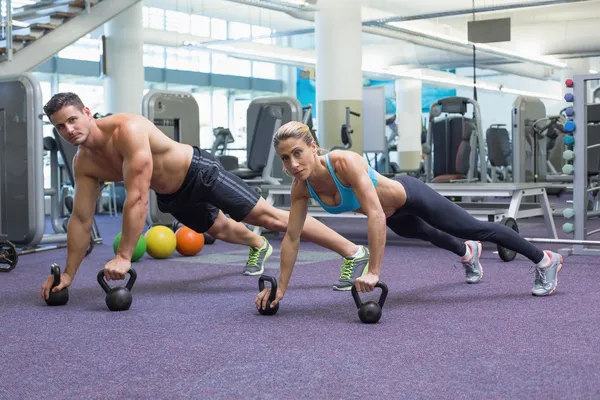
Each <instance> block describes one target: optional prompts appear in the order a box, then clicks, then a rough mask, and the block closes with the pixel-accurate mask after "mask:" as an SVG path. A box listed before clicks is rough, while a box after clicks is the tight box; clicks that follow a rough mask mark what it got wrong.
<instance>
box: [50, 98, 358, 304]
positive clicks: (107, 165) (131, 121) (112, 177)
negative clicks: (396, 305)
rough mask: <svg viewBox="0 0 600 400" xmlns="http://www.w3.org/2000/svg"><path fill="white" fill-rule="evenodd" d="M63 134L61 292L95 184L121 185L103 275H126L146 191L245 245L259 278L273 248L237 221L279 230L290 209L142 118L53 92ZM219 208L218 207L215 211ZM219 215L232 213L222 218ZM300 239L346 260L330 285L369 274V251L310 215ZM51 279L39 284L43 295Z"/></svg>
mask: <svg viewBox="0 0 600 400" xmlns="http://www.w3.org/2000/svg"><path fill="white" fill-rule="evenodd" d="M44 112H45V113H46V115H47V116H48V118H50V121H51V122H52V124H53V125H54V126H55V128H56V130H57V131H58V133H59V134H60V135H61V137H62V138H63V139H64V140H66V141H67V142H69V143H71V144H73V145H75V146H78V147H79V149H78V151H77V154H76V155H75V157H74V159H73V170H74V175H75V199H74V205H73V213H72V215H71V217H70V218H69V226H68V229H67V263H66V267H65V270H64V272H63V274H62V276H61V282H60V285H58V286H56V287H55V288H54V289H53V291H59V290H61V289H62V288H64V287H68V286H70V285H71V282H72V280H73V278H74V276H75V274H76V272H77V269H78V268H79V265H80V264H81V262H82V260H83V257H84V255H85V252H86V249H87V247H88V243H89V240H90V233H91V229H92V223H93V218H94V212H95V209H96V199H97V197H98V195H99V191H100V185H99V183H100V181H111V182H120V181H123V182H124V186H125V189H126V191H127V197H126V199H125V203H124V205H123V227H122V237H121V242H120V244H119V248H118V250H117V254H116V255H115V257H114V258H113V259H112V260H110V261H109V262H108V263H106V265H105V266H104V275H105V278H106V279H107V280H121V279H125V276H126V274H127V272H128V271H129V269H130V267H131V261H130V260H131V256H132V254H133V251H134V249H135V246H136V244H137V241H138V239H139V237H140V235H141V234H142V232H143V230H144V227H145V221H146V215H147V211H148V195H149V189H152V190H154V192H156V198H157V203H158V208H159V209H160V210H161V211H162V212H166V213H171V214H172V215H173V216H174V217H175V218H176V219H177V220H179V221H180V222H181V223H182V224H184V225H186V226H188V227H189V228H191V229H194V230H195V231H197V232H199V233H203V232H208V233H209V234H211V235H212V236H213V237H215V238H216V239H219V240H223V241H225V242H229V243H235V244H240V245H245V246H249V247H250V256H249V258H248V262H247V264H246V266H245V267H244V274H246V275H260V274H262V272H263V271H264V263H265V261H266V260H267V258H268V257H269V256H270V254H271V252H272V251H273V248H272V247H271V245H270V244H269V243H268V241H267V240H266V239H265V238H264V237H261V236H259V235H257V234H255V233H254V232H252V231H250V230H249V229H248V228H247V227H246V226H245V225H244V224H243V223H241V221H243V222H246V223H248V224H251V225H254V226H261V227H264V228H266V229H269V230H272V231H276V232H284V231H285V230H286V229H287V224H288V215H289V213H288V212H285V211H283V210H279V209H277V208H275V207H273V206H271V205H270V204H268V203H267V202H266V201H265V200H264V199H263V198H261V197H260V196H259V195H258V193H256V191H254V190H253V189H252V188H250V187H249V186H248V185H247V184H246V183H244V182H243V181H242V180H241V179H240V178H238V177H236V176H234V175H233V174H231V173H229V172H227V171H225V170H224V169H223V167H222V166H221V164H220V163H219V162H218V161H217V160H216V159H215V158H214V157H213V156H212V155H211V154H210V153H207V152H206V151H203V150H200V149H198V148H195V147H192V146H190V145H186V144H181V143H178V142H176V141H174V140H171V139H170V138H169V137H168V136H166V135H165V134H164V133H163V132H162V131H160V130H159V129H158V128H157V127H156V126H154V124H153V123H152V122H150V121H149V120H148V119H146V118H144V117H143V116H140V115H133V114H115V115H111V116H108V117H105V118H102V119H99V120H96V119H94V118H93V117H92V113H91V111H90V109H89V108H87V107H85V106H84V104H83V103H82V101H81V99H80V98H79V97H78V96H77V95H76V94H74V93H58V94H56V95H54V96H53V97H52V99H50V101H49V102H48V103H47V104H46V105H45V106H44ZM221 210H223V211H221ZM224 212H225V213H227V214H229V215H230V216H231V218H227V217H226V216H225V214H224ZM302 234H303V237H304V238H306V239H307V240H310V241H312V242H314V243H316V244H318V245H320V246H322V247H325V248H327V249H330V250H332V251H335V252H336V253H338V254H340V255H341V256H342V257H344V264H343V266H342V277H341V278H340V281H339V282H338V283H336V284H335V285H334V289H336V290H350V288H351V287H352V280H353V279H355V278H356V276H360V275H362V274H363V273H365V272H366V271H367V268H368V261H369V252H368V250H367V249H366V248H364V247H363V246H357V245H355V244H353V243H352V242H350V241H349V240H347V239H345V238H343V237H342V236H340V235H339V234H337V233H336V232H334V231H333V230H331V229H329V228H328V227H326V226H325V225H323V224H322V223H320V222H318V221H317V220H315V219H313V218H308V219H307V223H306V225H305V229H304V230H303V231H302ZM51 287H52V276H49V277H48V278H47V279H46V281H45V282H44V283H43V285H42V291H41V297H42V298H43V299H46V298H48V296H49V293H50V288H51Z"/></svg>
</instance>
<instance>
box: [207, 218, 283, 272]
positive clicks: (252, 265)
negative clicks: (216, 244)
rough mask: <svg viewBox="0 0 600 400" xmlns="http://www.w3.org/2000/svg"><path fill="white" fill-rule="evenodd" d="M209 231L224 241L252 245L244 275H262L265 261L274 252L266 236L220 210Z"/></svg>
mask: <svg viewBox="0 0 600 400" xmlns="http://www.w3.org/2000/svg"><path fill="white" fill-rule="evenodd" d="M208 233H210V234H211V235H212V236H214V237H215V238H216V239H219V240H222V241H224V242H227V243H234V244H241V245H244V246H248V247H250V255H249V257H248V261H247V262H246V266H245V267H244V275H260V274H262V273H263V272H264V270H265V262H266V261H267V259H268V258H269V257H270V256H271V253H273V247H272V246H271V244H270V243H269V242H268V241H267V239H266V238H265V237H263V236H259V235H257V234H256V233H254V232H253V231H251V230H250V229H248V228H247V227H246V225H244V224H243V223H241V222H236V221H234V220H233V219H231V218H227V217H226V216H225V214H223V212H222V211H220V210H219V214H218V215H217V218H216V219H215V221H214V222H213V224H212V226H211V227H210V228H209V229H208Z"/></svg>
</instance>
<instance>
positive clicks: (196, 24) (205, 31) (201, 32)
mask: <svg viewBox="0 0 600 400" xmlns="http://www.w3.org/2000/svg"><path fill="white" fill-rule="evenodd" d="M191 24H192V26H191V29H190V33H191V34H192V35H195V36H202V37H207V38H208V37H210V18H209V17H204V16H202V15H196V14H192V16H191Z"/></svg>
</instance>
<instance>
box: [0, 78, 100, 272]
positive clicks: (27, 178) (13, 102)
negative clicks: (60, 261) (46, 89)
mask: <svg viewBox="0 0 600 400" xmlns="http://www.w3.org/2000/svg"><path fill="white" fill-rule="evenodd" d="M0 91H1V92H2V94H3V95H2V97H0V110H2V112H0V199H1V201H0V221H1V223H0V232H1V233H3V234H4V237H3V239H1V240H2V243H3V244H2V247H1V250H0V252H1V253H2V255H1V256H0V263H2V262H4V263H5V261H6V260H7V257H14V256H21V255H24V254H30V253H37V252H40V251H47V250H53V249H58V248H64V247H66V239H67V237H66V236H67V235H66V233H65V232H64V228H63V227H62V223H60V224H57V223H56V222H57V220H54V219H53V221H52V225H53V229H54V231H55V233H45V229H46V218H45V217H46V214H45V208H44V204H45V196H55V197H54V198H55V199H56V198H57V197H58V196H57V194H58V187H57V186H56V187H52V188H49V189H45V188H44V169H43V168H44V167H43V152H44V138H43V135H42V131H43V129H42V125H43V122H42V118H41V117H40V116H41V115H42V91H41V88H40V84H39V81H38V80H37V78H36V77H35V76H34V75H33V74H31V73H23V74H18V75H10V76H3V77H0ZM46 142H47V145H49V147H50V148H51V151H53V152H54V153H53V154H54V155H53V156H51V159H52V160H53V162H54V161H56V164H55V166H56V165H57V163H58V154H59V152H60V147H59V145H60V144H63V143H61V142H57V140H56V139H55V143H52V144H50V143H49V142H50V140H46ZM62 157H63V159H65V160H66V159H67V158H66V156H65V155H64V154H62ZM54 172H55V173H58V172H57V167H56V168H55V169H54ZM52 179H54V177H52V178H51V180H52ZM53 182H56V181H53ZM51 207H52V206H51ZM53 214H54V215H53ZM56 215H58V209H57V208H55V209H54V210H53V211H51V217H56ZM101 242H102V239H101V238H100V237H99V235H98V236H95V235H92V237H91V239H90V246H89V247H88V254H89V252H90V251H92V249H93V247H94V244H95V243H101ZM7 243H10V244H11V245H7ZM12 245H14V248H13V247H12ZM42 245H47V246H42ZM15 265H16V264H15ZM13 268H14V266H13ZM11 269H12V268H11Z"/></svg>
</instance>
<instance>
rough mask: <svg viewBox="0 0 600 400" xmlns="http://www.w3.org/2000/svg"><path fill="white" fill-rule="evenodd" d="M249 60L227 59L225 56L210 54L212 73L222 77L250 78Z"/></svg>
mask: <svg viewBox="0 0 600 400" xmlns="http://www.w3.org/2000/svg"><path fill="white" fill-rule="evenodd" d="M251 63H252V62H251V61H250V60H242V59H238V58H233V57H228V56H227V55H226V54H220V53H212V72H213V73H214V74H222V75H236V76H250V73H251V65H252V64H251Z"/></svg>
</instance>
